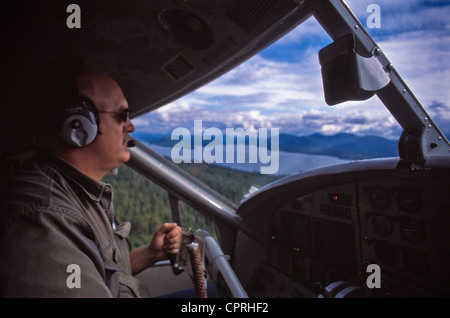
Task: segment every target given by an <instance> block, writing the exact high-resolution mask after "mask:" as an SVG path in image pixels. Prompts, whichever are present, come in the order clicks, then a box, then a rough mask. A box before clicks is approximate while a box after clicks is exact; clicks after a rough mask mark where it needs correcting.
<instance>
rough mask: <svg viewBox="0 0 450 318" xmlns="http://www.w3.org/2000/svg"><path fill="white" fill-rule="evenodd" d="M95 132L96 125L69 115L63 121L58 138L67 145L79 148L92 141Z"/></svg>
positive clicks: (84, 118) (85, 119)
mask: <svg viewBox="0 0 450 318" xmlns="http://www.w3.org/2000/svg"><path fill="white" fill-rule="evenodd" d="M97 131H98V126H97V123H92V122H91V121H90V120H89V119H88V118H86V117H84V116H81V115H71V116H69V117H68V118H67V119H66V120H65V121H64V123H63V126H62V128H61V130H60V132H59V136H60V137H61V139H62V140H63V141H64V142H65V143H66V144H67V145H69V146H72V147H76V148H81V147H84V146H87V145H89V144H90V143H91V142H92V141H94V139H95V137H96V136H97Z"/></svg>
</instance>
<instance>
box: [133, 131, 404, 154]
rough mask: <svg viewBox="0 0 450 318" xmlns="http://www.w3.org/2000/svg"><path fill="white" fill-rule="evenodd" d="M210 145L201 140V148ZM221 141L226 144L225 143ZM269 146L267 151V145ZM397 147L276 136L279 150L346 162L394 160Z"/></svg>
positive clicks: (159, 141)
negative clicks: (392, 158)
mask: <svg viewBox="0 0 450 318" xmlns="http://www.w3.org/2000/svg"><path fill="white" fill-rule="evenodd" d="M133 136H134V137H135V138H137V139H138V140H140V141H142V142H145V143H148V144H153V145H158V146H163V147H173V146H175V145H176V144H177V143H178V142H179V140H171V136H170V135H168V134H152V133H145V132H139V133H137V132H136V133H134V134H133ZM191 138H192V143H191V144H194V137H193V136H192V137H191ZM224 139H225V138H224ZM210 142H211V141H209V140H207V141H205V140H203V146H205V145H206V144H208V143H210ZM223 142H224V145H225V140H224V141H223ZM268 144H269V148H270V142H269V143H268ZM397 145H398V142H397V141H395V140H390V139H386V138H383V137H378V136H369V135H368V136H358V135H354V134H348V133H339V134H336V135H331V136H326V135H322V134H319V133H315V134H312V135H308V136H295V135H289V134H280V135H279V150H280V151H285V152H292V153H304V154H313V155H325V156H332V157H337V158H341V159H348V160H358V159H371V158H385V157H397V156H398V146H397Z"/></svg>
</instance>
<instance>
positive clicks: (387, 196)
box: [248, 177, 450, 297]
mask: <svg viewBox="0 0 450 318" xmlns="http://www.w3.org/2000/svg"><path fill="white" fill-rule="evenodd" d="M449 195H450V184H449V183H448V178H447V179H446V178H440V179H439V180H437V179H426V178H425V179H418V178H411V179H404V178H395V177H390V178H381V179H376V180H361V181H355V182H346V183H342V184H337V185H333V186H329V187H326V188H324V189H320V190H316V191H312V192H310V193H307V194H303V195H300V196H298V197H296V198H295V199H293V200H289V201H288V202H286V203H283V204H280V206H278V207H277V209H275V210H274V211H273V213H270V226H269V231H268V233H267V235H268V236H270V237H269V239H270V244H269V247H268V248H267V249H266V255H265V259H264V260H262V261H261V262H260V263H259V265H258V267H257V269H256V270H255V271H254V274H253V277H252V279H251V280H250V282H249V285H248V288H249V295H250V296H253V297H259V296H263V297H265V296H264V295H265V294H264V293H267V290H273V289H274V288H275V287H277V288H278V286H272V285H271V283H270V281H277V280H278V281H280V279H281V278H280V277H284V280H283V284H284V285H288V284H287V283H286V282H287V281H289V282H290V283H289V284H291V285H292V284H297V285H298V286H297V287H295V289H292V290H297V291H298V290H302V292H301V293H300V294H301V295H304V296H305V297H311V296H312V295H316V296H319V297H320V296H323V295H328V296H329V293H328V292H329V289H330V286H335V285H341V286H342V288H341V290H343V289H344V287H348V286H349V285H352V286H353V287H354V288H352V289H351V292H348V293H344V295H342V293H341V296H352V295H353V296H354V295H358V296H361V295H363V296H375V297H417V296H418V297H423V296H446V297H448V296H450V291H449V290H448V286H450V275H447V271H448V269H449V268H450V231H449V229H450V196H449ZM268 215H269V214H268ZM370 264H376V265H378V266H379V269H380V271H381V273H380V274H381V287H380V288H372V289H371V288H368V286H367V283H366V282H367V281H366V280H367V279H368V276H369V274H370V272H369V273H367V272H366V268H367V266H368V265H370ZM268 273H269V274H268ZM267 277H279V278H278V279H275V278H272V279H271V280H268V279H267ZM341 282H342V284H341ZM344 282H345V283H344ZM278 284H280V283H278ZM255 287H257V288H255ZM305 288H306V289H307V290H308V291H309V293H307V292H305V291H304V289H305ZM347 289H348V288H347ZM349 290H350V289H349ZM356 292H357V293H356ZM300 294H298V293H297V295H300ZM290 295H291V297H297V296H293V295H295V293H294V292H292V291H291V292H290ZM335 295H336V293H334V294H333V295H332V296H331V297H333V296H335ZM298 297H300V296H298Z"/></svg>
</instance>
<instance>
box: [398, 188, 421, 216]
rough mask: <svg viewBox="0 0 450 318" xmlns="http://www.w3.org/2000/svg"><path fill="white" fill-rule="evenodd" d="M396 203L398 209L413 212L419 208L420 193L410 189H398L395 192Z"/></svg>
mask: <svg viewBox="0 0 450 318" xmlns="http://www.w3.org/2000/svg"><path fill="white" fill-rule="evenodd" d="M397 203H398V208H399V210H401V211H405V212H407V213H415V212H417V211H418V210H419V209H420V205H421V199H420V193H419V191H414V190H411V189H403V190H399V191H398V193H397Z"/></svg>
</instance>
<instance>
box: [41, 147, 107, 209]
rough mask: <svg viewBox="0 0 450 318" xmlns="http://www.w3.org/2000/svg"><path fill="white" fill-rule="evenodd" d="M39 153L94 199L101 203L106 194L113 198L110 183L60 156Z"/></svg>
mask: <svg viewBox="0 0 450 318" xmlns="http://www.w3.org/2000/svg"><path fill="white" fill-rule="evenodd" d="M39 155H40V157H41V158H43V159H44V160H45V161H46V162H47V163H49V164H50V165H51V166H53V167H54V168H55V169H57V170H58V171H60V172H61V173H62V174H63V175H65V176H66V177H67V178H69V179H70V180H71V181H72V182H73V183H75V184H77V185H78V186H79V187H80V188H81V189H82V190H83V192H85V193H86V194H87V195H88V196H89V197H90V198H91V199H92V200H93V201H95V202H98V203H100V202H101V200H102V198H104V196H106V197H107V198H109V199H110V198H111V196H112V188H111V186H110V185H109V184H106V183H104V182H102V181H99V180H95V179H93V178H91V177H89V176H88V175H86V174H84V173H83V172H81V171H80V170H78V169H77V168H76V167H74V166H73V165H72V164H70V163H69V162H67V161H66V160H64V159H62V158H61V157H59V156H56V155H54V154H51V153H40V154H39Z"/></svg>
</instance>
